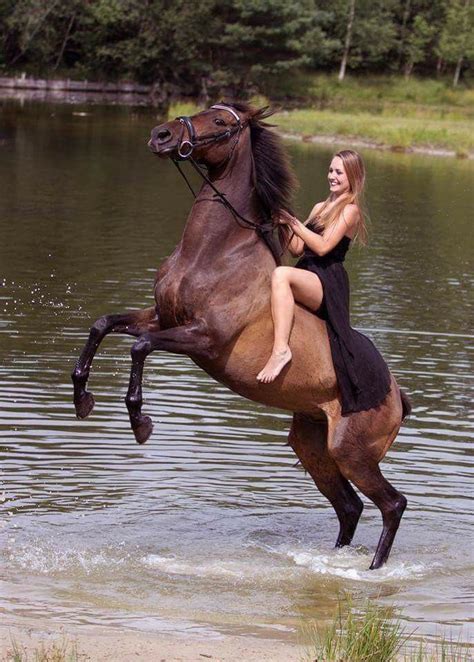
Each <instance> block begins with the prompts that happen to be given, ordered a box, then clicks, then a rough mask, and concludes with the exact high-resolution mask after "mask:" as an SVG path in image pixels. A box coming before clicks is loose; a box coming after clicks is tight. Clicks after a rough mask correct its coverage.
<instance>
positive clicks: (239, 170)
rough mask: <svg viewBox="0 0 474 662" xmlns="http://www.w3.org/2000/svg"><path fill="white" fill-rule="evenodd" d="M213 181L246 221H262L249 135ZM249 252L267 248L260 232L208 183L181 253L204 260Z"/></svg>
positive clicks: (193, 212)
mask: <svg viewBox="0 0 474 662" xmlns="http://www.w3.org/2000/svg"><path fill="white" fill-rule="evenodd" d="M209 179H210V180H211V181H212V183H213V184H214V186H215V187H216V188H217V189H218V190H219V192H220V193H222V194H223V195H224V196H225V198H226V200H227V201H228V202H230V204H231V205H232V206H233V207H234V208H235V209H236V210H237V211H238V213H239V214H240V215H242V216H243V217H244V218H246V219H249V220H252V221H254V222H257V221H258V201H257V194H256V192H255V189H254V186H253V159H252V153H251V145H250V138H249V136H248V132H245V134H242V135H241V137H240V140H239V143H238V145H237V146H236V148H235V149H234V152H233V154H232V157H231V159H230V160H229V162H228V163H227V164H226V166H225V167H223V168H222V169H221V170H219V169H216V170H215V171H212V170H211V171H210V173H209ZM240 248H242V249H245V248H247V249H248V251H244V252H248V255H249V258H251V259H254V258H255V251H257V252H260V251H261V250H262V249H263V250H264V251H265V250H268V249H266V248H265V246H264V245H263V243H262V242H261V241H260V240H259V238H258V236H257V234H256V232H255V231H254V230H252V229H249V228H247V227H242V225H240V224H239V222H238V220H237V219H236V218H235V216H234V215H233V214H232V213H231V211H230V210H229V209H227V208H226V207H225V206H224V204H223V203H222V202H221V201H220V200H219V198H218V197H217V196H216V194H215V191H214V190H213V189H212V187H211V186H210V185H209V184H207V183H204V184H203V186H202V188H201V190H200V191H199V195H198V196H197V198H196V201H195V203H194V205H193V208H192V210H191V213H190V215H189V217H188V220H187V223H186V227H185V229H184V233H183V238H182V242H181V250H182V251H184V252H185V253H189V254H192V255H194V256H196V255H197V254H199V255H200V256H201V258H202V259H205V256H206V255H208V256H209V257H211V258H215V256H216V253H219V252H220V251H228V250H232V251H234V250H239V249H240Z"/></svg>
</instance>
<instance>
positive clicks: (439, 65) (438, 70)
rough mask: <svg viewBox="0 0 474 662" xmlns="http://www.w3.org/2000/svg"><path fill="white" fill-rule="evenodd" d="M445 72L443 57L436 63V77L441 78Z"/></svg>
mask: <svg viewBox="0 0 474 662" xmlns="http://www.w3.org/2000/svg"><path fill="white" fill-rule="evenodd" d="M442 70H443V58H442V57H441V55H440V56H439V57H438V61H437V62H436V75H437V76H440V75H441V72H442Z"/></svg>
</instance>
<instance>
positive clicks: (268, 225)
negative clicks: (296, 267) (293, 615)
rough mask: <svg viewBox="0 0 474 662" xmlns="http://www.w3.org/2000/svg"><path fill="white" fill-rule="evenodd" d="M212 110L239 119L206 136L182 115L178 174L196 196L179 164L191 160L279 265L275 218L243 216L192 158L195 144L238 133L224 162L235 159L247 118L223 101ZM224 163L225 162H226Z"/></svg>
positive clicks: (177, 165)
mask: <svg viewBox="0 0 474 662" xmlns="http://www.w3.org/2000/svg"><path fill="white" fill-rule="evenodd" d="M210 110H225V111H227V112H228V113H230V114H231V115H232V116H233V117H234V119H235V120H236V124H234V125H233V126H232V127H229V128H227V129H226V130H225V131H217V132H214V133H205V134H204V135H201V136H198V135H197V134H196V130H195V128H194V125H193V122H192V119H191V118H190V117H188V116H186V115H180V116H179V117H177V118H176V119H177V120H178V121H179V122H180V123H181V124H182V131H181V135H180V137H179V140H178V147H177V154H178V157H177V158H174V159H172V160H173V163H174V164H175V166H176V168H177V169H178V171H179V174H180V175H181V177H182V178H183V179H184V181H185V182H186V184H187V186H188V188H189V190H190V191H191V193H192V195H193V196H194V198H197V195H196V193H195V192H194V189H193V187H192V186H191V184H190V182H189V180H188V178H187V177H186V175H185V173H184V172H183V170H182V169H181V166H180V161H189V163H190V164H191V165H192V166H193V168H194V170H196V172H197V173H198V174H199V175H200V176H201V178H202V179H203V180H204V181H205V182H206V183H207V184H208V185H209V186H210V187H211V188H212V190H213V191H214V196H215V197H216V198H217V200H218V201H220V202H221V203H222V204H223V205H224V207H226V209H228V210H229V211H230V212H231V214H232V216H233V217H234V219H235V220H236V221H237V223H238V224H239V225H240V226H241V227H245V228H249V229H252V230H255V232H257V233H258V234H259V235H261V236H262V238H263V239H264V241H265V243H266V244H267V245H268V247H269V248H270V250H271V252H272V254H273V256H274V258H275V260H276V262H277V264H280V258H281V254H280V253H278V252H277V250H276V247H275V245H274V243H273V242H272V234H273V230H274V229H275V226H274V224H273V223H272V221H266V222H264V223H256V222H255V221H252V220H250V219H248V218H245V217H244V216H242V215H241V214H240V213H239V212H238V211H237V210H236V209H235V207H234V206H233V205H232V204H231V203H230V202H229V201H228V200H227V198H226V196H225V194H224V193H221V191H219V190H218V188H217V187H216V186H215V184H214V182H212V181H211V180H210V179H209V177H208V176H207V174H206V173H205V172H204V171H203V169H202V168H201V167H200V166H199V164H198V163H197V161H196V160H195V159H194V158H193V156H192V154H193V151H194V149H195V148H196V147H201V146H203V145H212V144H214V143H217V142H220V141H221V140H228V139H229V138H231V137H232V136H235V139H234V143H233V145H232V147H231V151H230V154H229V156H228V157H227V158H226V159H225V162H228V161H230V159H231V158H232V154H233V153H234V150H235V148H236V147H237V145H238V143H239V139H240V135H241V132H242V130H243V129H244V128H245V127H246V126H248V121H245V122H242V120H241V118H240V117H239V115H238V113H237V112H236V111H235V110H234V109H233V108H231V107H230V106H227V105H225V104H222V103H216V104H214V105H213V106H211V107H210ZM185 129H187V132H188V139H187V140H183V137H184V131H185ZM225 162H223V163H222V165H224V164H225Z"/></svg>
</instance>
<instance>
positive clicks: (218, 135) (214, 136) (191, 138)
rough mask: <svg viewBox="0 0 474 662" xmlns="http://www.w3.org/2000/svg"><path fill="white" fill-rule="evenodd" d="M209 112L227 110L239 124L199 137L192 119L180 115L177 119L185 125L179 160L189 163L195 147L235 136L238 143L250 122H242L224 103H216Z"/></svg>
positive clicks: (181, 137)
mask: <svg viewBox="0 0 474 662" xmlns="http://www.w3.org/2000/svg"><path fill="white" fill-rule="evenodd" d="M209 110H226V111H227V112H228V113H230V114H231V115H232V116H233V117H234V119H235V120H237V124H235V125H234V126H233V127H230V128H227V129H226V130H225V131H216V132H215V133H205V134H204V135H202V136H197V135H196V130H195V129H194V125H193V122H192V119H191V118H190V117H188V116H187V115H180V116H179V117H177V118H176V119H177V120H178V121H179V122H180V123H181V124H182V125H183V130H182V131H181V136H180V138H179V142H178V156H179V160H181V161H187V160H188V159H190V158H191V155H192V153H193V151H194V148H195V147H201V146H202V145H212V144H213V143H216V142H219V141H220V140H225V139H226V138H230V137H231V136H233V135H234V134H236V137H237V142H238V140H239V138H240V133H241V131H242V129H244V128H245V127H246V126H247V124H248V122H242V120H241V119H240V117H239V115H238V113H236V112H235V110H234V109H233V108H231V107H230V106H226V105H224V104H223V103H216V104H214V105H213V106H211V107H210V109H209ZM185 128H186V129H187V130H188V140H183V135H184V129H185ZM184 147H185V148H186V151H183V148H184ZM229 158H230V157H229Z"/></svg>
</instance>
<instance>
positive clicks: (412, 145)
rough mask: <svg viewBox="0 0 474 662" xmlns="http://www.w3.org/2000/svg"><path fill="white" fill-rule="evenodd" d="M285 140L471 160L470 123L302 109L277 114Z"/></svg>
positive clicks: (472, 129)
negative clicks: (291, 139) (286, 138)
mask: <svg viewBox="0 0 474 662" xmlns="http://www.w3.org/2000/svg"><path fill="white" fill-rule="evenodd" d="M276 123H277V124H278V127H279V129H280V131H282V132H283V133H284V134H285V135H286V137H288V138H293V139H299V140H303V141H305V142H314V143H329V144H332V143H336V144H341V143H343V144H348V145H352V146H355V147H357V146H359V147H365V148H373V149H385V150H391V151H394V152H417V153H420V154H428V155H430V156H457V157H458V158H474V122H472V121H468V120H464V121H462V120H459V121H455V120H429V119H426V118H423V119H422V118H413V117H407V118H402V117H385V116H382V117H380V116H377V115H372V114H369V113H361V114H358V115H354V114H352V113H333V112H330V111H317V110H313V109H304V110H303V109H302V110H293V111H283V112H280V113H278V114H277V116H276Z"/></svg>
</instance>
